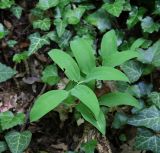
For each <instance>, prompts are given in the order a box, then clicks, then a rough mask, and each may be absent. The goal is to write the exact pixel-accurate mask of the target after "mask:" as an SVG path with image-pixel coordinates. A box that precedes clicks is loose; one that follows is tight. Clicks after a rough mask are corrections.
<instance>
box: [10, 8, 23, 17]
mask: <svg viewBox="0 0 160 153" xmlns="http://www.w3.org/2000/svg"><path fill="white" fill-rule="evenodd" d="M22 11H23V8H22V7H21V6H13V7H11V12H12V13H13V15H14V16H16V17H17V19H20V18H21V15H22Z"/></svg>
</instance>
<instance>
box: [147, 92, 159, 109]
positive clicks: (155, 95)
mask: <svg viewBox="0 0 160 153" xmlns="http://www.w3.org/2000/svg"><path fill="white" fill-rule="evenodd" d="M148 97H149V101H150V102H151V103H152V104H154V105H156V106H157V107H158V108H159V109H160V93H158V92H152V93H151V94H149V95H148Z"/></svg>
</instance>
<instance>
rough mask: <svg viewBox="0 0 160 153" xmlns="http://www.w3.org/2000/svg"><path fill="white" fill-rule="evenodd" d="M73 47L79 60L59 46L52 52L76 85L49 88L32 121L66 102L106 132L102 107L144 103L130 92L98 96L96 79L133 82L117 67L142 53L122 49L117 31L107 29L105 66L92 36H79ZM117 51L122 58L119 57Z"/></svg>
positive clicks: (104, 51) (103, 53) (36, 103)
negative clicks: (100, 60)
mask: <svg viewBox="0 0 160 153" xmlns="http://www.w3.org/2000/svg"><path fill="white" fill-rule="evenodd" d="M70 47H71V50H72V54H73V56H74V58H75V59H76V61H75V60H74V59H73V58H72V57H71V56H70V55H69V54H68V53H66V52H64V51H62V50H59V49H53V50H51V51H50V52H49V53H48V54H49V56H50V57H51V59H52V60H53V61H54V62H55V63H56V64H57V65H58V66H59V67H60V68H61V69H62V70H63V71H64V73H65V74H66V76H67V78H68V80H69V84H71V83H72V86H71V87H70V88H68V89H67V88H66V89H65V90H52V91H48V92H47V93H45V94H43V95H41V96H40V97H38V99H37V100H36V102H35V104H34V106H33V108H32V109H31V112H30V120H31V122H33V121H36V120H38V119H40V118H41V117H43V116H44V115H45V114H47V113H48V112H49V111H51V110H52V109H54V108H55V107H57V106H58V105H59V104H60V103H62V102H64V103H65V104H66V105H70V106H74V107H75V108H76V110H78V111H79V112H80V113H81V115H82V116H83V118H84V119H85V120H86V121H88V122H90V123H91V124H92V125H93V126H95V127H96V128H97V129H98V130H99V131H100V132H101V133H102V134H105V129H106V121H105V114H104V112H103V111H102V110H101V106H102V105H103V106H104V105H105V106H108V107H114V106H118V105H131V106H135V107H137V108H138V107H139V106H140V105H139V102H138V101H137V100H136V99H135V98H133V97H132V96H131V95H129V94H127V93H120V92H113V93H107V94H105V95H103V96H101V97H97V96H96V94H95V93H94V91H95V84H96V81H97V80H103V81H104V80H107V81H108V80H110V81H111V80H112V81H124V82H129V80H128V78H127V77H126V76H125V75H124V74H123V73H122V72H121V71H119V70H117V69H115V68H114V66H118V65H120V64H122V63H123V62H125V61H127V60H129V59H131V58H135V57H137V56H138V53H137V52H136V51H132V50H128V51H122V52H118V51H117V40H116V34H115V31H114V30H111V31H109V32H107V33H106V34H105V35H104V37H103V39H102V43H101V59H102V64H103V65H101V64H98V61H96V57H95V55H94V53H95V52H94V50H93V48H92V43H91V41H89V40H88V39H85V38H75V39H74V40H73V41H71V43H70ZM129 53H130V54H129ZM117 54H118V55H119V56H120V57H121V56H122V58H119V60H116V59H117ZM110 55H111V56H112V55H113V56H112V58H109V56H110ZM97 65H98V66H97ZM67 99H68V100H67ZM77 99H78V101H77V102H76V100H77Z"/></svg>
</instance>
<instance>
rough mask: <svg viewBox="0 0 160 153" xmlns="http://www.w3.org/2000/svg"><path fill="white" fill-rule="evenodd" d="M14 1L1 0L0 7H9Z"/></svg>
mask: <svg viewBox="0 0 160 153" xmlns="http://www.w3.org/2000/svg"><path fill="white" fill-rule="evenodd" d="M14 3H15V2H14V0H1V1H0V9H6V8H10V7H11V6H12V5H13V4H14Z"/></svg>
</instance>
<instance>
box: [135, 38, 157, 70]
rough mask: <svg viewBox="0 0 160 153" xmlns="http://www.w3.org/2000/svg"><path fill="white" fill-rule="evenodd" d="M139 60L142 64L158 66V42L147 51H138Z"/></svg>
mask: <svg viewBox="0 0 160 153" xmlns="http://www.w3.org/2000/svg"><path fill="white" fill-rule="evenodd" d="M139 53H140V54H139V58H138V60H139V61H140V62H142V63H146V64H152V65H154V66H155V67H159V66H160V60H159V58H160V40H158V41H157V42H155V43H154V44H153V45H152V46H151V47H149V48H148V49H147V50H144V51H143V50H141V51H139Z"/></svg>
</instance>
